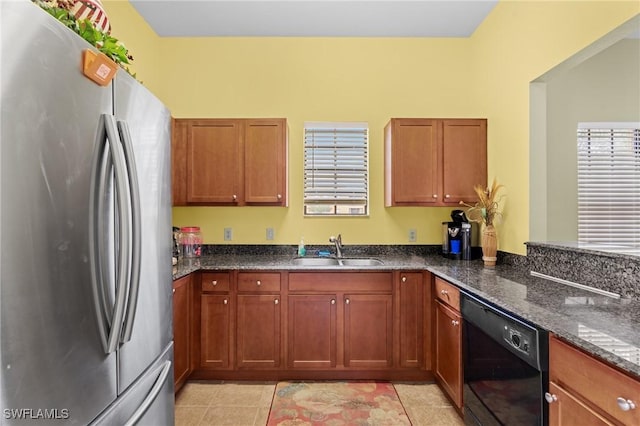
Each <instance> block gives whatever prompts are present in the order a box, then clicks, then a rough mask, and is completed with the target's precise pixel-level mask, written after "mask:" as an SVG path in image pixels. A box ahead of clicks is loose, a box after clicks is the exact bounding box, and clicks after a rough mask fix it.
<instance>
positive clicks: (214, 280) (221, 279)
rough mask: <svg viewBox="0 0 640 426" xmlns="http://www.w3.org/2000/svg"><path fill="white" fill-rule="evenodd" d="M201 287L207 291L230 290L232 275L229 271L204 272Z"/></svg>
mask: <svg viewBox="0 0 640 426" xmlns="http://www.w3.org/2000/svg"><path fill="white" fill-rule="evenodd" d="M200 282H201V288H202V291H203V292H205V293H210V292H216V293H218V292H228V291H229V289H230V286H231V277H230V274H229V273H228V272H203V273H202V279H201V280H200Z"/></svg>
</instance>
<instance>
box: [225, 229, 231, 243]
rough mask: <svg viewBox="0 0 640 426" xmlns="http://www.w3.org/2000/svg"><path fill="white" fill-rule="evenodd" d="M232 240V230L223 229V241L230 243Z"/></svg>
mask: <svg viewBox="0 0 640 426" xmlns="http://www.w3.org/2000/svg"><path fill="white" fill-rule="evenodd" d="M232 238H233V229H231V228H224V240H225V241H231V239H232Z"/></svg>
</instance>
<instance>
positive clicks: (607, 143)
mask: <svg viewBox="0 0 640 426" xmlns="http://www.w3.org/2000/svg"><path fill="white" fill-rule="evenodd" d="M576 148H577V157H576V158H577V203H578V206H577V209H578V218H577V221H578V224H577V228H578V229H577V234H578V242H579V243H580V244H583V245H588V246H599V247H602V248H605V247H610V248H633V249H635V248H639V247H640V122H637V123H636V122H581V123H578V126H577V147H576ZM616 171H617V173H616Z"/></svg>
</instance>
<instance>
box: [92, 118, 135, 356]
mask: <svg viewBox="0 0 640 426" xmlns="http://www.w3.org/2000/svg"><path fill="white" fill-rule="evenodd" d="M107 144H108V149H107ZM112 169H113V174H114V181H115V205H116V209H117V213H118V216H117V223H118V225H119V229H118V230H117V231H116V234H117V235H116V236H115V238H116V239H117V243H116V247H117V256H116V265H115V268H116V275H115V280H116V283H115V292H116V295H115V303H114V305H113V309H111V307H110V306H109V305H110V303H109V302H108V296H107V294H108V288H109V287H111V286H112V285H113V283H110V282H109V281H110V280H109V277H108V275H109V274H108V271H107V270H106V268H107V266H106V265H105V262H106V261H105V258H106V256H105V250H104V248H105V246H106V243H105V236H104V232H103V231H104V226H105V218H104V209H105V203H104V199H105V191H106V181H107V175H108V174H109V173H110V172H111V170H112ZM125 179H126V169H125V167H124V153H123V152H122V150H121V148H120V143H119V136H118V132H117V129H116V122H115V118H114V117H113V116H112V115H108V114H102V115H101V116H100V121H99V124H98V135H97V143H96V149H95V155H94V158H93V164H92V171H91V193H90V203H89V250H90V256H89V258H90V264H91V275H92V279H91V282H92V287H93V296H94V304H95V308H96V314H97V318H98V324H99V329H100V336H101V339H102V343H103V347H104V350H105V353H111V352H114V351H115V350H116V348H117V346H118V342H119V340H120V333H121V330H122V322H123V319H124V314H125V309H124V308H125V303H126V297H127V291H128V285H127V282H128V280H129V276H130V270H131V263H130V262H131V256H130V251H131V231H130V228H131V205H130V202H129V197H128V188H127V185H126V181H125Z"/></svg>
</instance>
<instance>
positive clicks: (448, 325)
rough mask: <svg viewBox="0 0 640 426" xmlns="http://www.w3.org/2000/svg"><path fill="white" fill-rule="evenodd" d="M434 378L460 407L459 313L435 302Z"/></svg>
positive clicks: (460, 335) (460, 354) (460, 348)
mask: <svg viewBox="0 0 640 426" xmlns="http://www.w3.org/2000/svg"><path fill="white" fill-rule="evenodd" d="M435 326H436V336H435V344H436V348H435V357H436V372H435V375H436V378H438V380H439V382H440V384H441V385H442V388H443V389H444V390H445V392H447V394H448V395H449V396H450V397H451V399H452V400H453V402H454V403H455V404H456V406H457V407H458V408H461V407H462V326H461V318H460V314H459V313H458V312H456V311H454V310H452V309H450V308H448V307H447V306H445V305H444V304H442V303H441V302H436V325H435Z"/></svg>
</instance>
